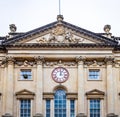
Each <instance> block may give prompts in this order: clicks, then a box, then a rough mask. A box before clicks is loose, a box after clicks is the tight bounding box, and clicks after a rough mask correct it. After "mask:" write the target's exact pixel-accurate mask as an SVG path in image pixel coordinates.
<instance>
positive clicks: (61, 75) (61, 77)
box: [52, 67, 69, 83]
mask: <svg viewBox="0 0 120 117" xmlns="http://www.w3.org/2000/svg"><path fill="white" fill-rule="evenodd" d="M68 77H69V72H68V70H67V69H65V68H64V67H57V68H55V69H54V70H53V71H52V78H53V80H54V81H55V82H57V83H63V82H65V81H66V80H67V79H68Z"/></svg>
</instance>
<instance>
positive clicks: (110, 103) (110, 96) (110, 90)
mask: <svg viewBox="0 0 120 117" xmlns="http://www.w3.org/2000/svg"><path fill="white" fill-rule="evenodd" d="M105 62H106V65H107V66H106V72H107V113H108V116H107V117H109V114H110V115H111V113H114V107H115V100H114V79H113V67H112V65H113V62H114V58H112V57H106V58H105Z"/></svg>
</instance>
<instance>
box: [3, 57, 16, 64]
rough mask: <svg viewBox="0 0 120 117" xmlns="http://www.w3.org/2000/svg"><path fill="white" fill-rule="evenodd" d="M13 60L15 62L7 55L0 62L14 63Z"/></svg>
mask: <svg viewBox="0 0 120 117" xmlns="http://www.w3.org/2000/svg"><path fill="white" fill-rule="evenodd" d="M14 62H15V59H14V58H13V57H12V56H7V57H5V58H4V59H3V60H2V64H5V63H7V64H9V65H11V64H14Z"/></svg>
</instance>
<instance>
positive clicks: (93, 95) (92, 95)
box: [86, 89, 105, 99]
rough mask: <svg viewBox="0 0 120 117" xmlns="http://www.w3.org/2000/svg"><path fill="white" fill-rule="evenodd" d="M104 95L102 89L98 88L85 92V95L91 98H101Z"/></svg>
mask: <svg viewBox="0 0 120 117" xmlns="http://www.w3.org/2000/svg"><path fill="white" fill-rule="evenodd" d="M104 95H105V93H104V92H103V91H100V90H98V89H94V90H91V91H88V92H87V93H86V96H87V98H88V99H92V98H99V99H103V98H104Z"/></svg>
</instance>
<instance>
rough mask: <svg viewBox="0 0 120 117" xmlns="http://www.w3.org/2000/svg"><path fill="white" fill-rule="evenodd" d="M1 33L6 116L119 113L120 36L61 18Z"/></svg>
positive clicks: (0, 96)
mask: <svg viewBox="0 0 120 117" xmlns="http://www.w3.org/2000/svg"><path fill="white" fill-rule="evenodd" d="M10 30H11V32H10V33H9V35H8V36H6V37H0V40H1V44H0V116H2V117H43V116H44V117H109V116H110V117H117V116H119V115H120V46H119V37H114V36H112V35H111V33H110V32H109V30H110V26H109V25H106V26H105V33H93V32H91V31H88V30H85V29H82V28H80V27H77V26H75V25H72V24H70V23H67V22H65V21H63V17H62V16H61V15H59V16H58V17H57V21H55V22H53V23H50V24H48V25H45V26H43V27H40V28H37V29H34V30H32V31H29V32H26V33H18V32H16V26H15V25H13V24H12V25H10Z"/></svg>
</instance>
